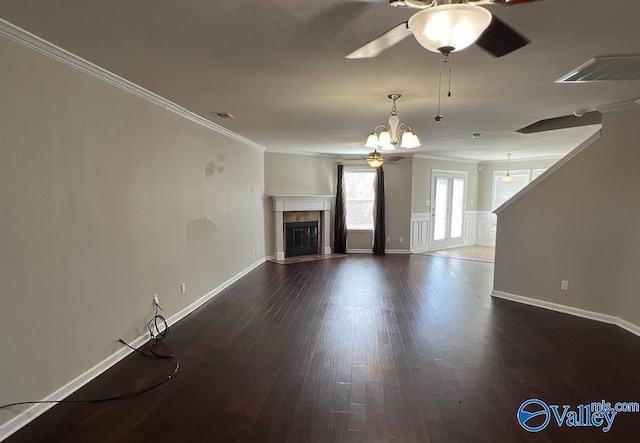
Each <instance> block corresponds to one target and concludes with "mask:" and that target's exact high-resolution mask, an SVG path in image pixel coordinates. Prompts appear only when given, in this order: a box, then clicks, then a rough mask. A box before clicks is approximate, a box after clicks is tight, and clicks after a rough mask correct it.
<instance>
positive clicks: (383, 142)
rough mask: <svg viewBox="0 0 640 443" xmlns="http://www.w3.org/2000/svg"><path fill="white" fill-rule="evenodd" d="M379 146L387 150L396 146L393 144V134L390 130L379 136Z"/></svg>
mask: <svg viewBox="0 0 640 443" xmlns="http://www.w3.org/2000/svg"><path fill="white" fill-rule="evenodd" d="M378 146H379V147H380V149H384V150H385V151H393V150H394V149H395V148H394V147H393V145H392V144H391V134H389V132H388V131H382V132H381V133H380V135H379V136H378Z"/></svg>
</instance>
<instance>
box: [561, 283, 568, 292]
mask: <svg viewBox="0 0 640 443" xmlns="http://www.w3.org/2000/svg"><path fill="white" fill-rule="evenodd" d="M560 289H562V290H563V291H568V290H569V280H562V283H560Z"/></svg>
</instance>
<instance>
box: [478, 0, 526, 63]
mask: <svg viewBox="0 0 640 443" xmlns="http://www.w3.org/2000/svg"><path fill="white" fill-rule="evenodd" d="M529 1H531V0H529ZM476 44H477V45H478V46H480V47H481V48H482V49H484V50H485V51H487V52H488V53H489V54H491V55H493V56H494V57H502V56H503V55H507V54H509V53H511V52H513V51H515V50H516V49H520V48H522V47H523V46H526V45H528V44H529V40H527V39H526V38H525V37H523V36H522V35H521V34H519V33H518V32H517V31H516V30H515V29H513V28H512V27H511V26H509V25H507V24H506V23H505V22H503V21H502V20H500V19H499V18H498V17H496V16H495V15H494V16H493V17H492V18H491V23H490V24H489V27H488V28H487V29H486V30H485V31H484V32H483V33H482V35H481V36H480V38H479V39H478V41H477V42H476Z"/></svg>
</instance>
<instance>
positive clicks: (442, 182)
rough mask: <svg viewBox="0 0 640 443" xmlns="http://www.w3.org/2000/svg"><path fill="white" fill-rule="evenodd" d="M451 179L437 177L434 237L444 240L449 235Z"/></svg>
mask: <svg viewBox="0 0 640 443" xmlns="http://www.w3.org/2000/svg"><path fill="white" fill-rule="evenodd" d="M448 194H449V180H447V179H446V178H443V177H437V178H436V192H435V200H436V201H435V212H434V216H433V239H434V240H444V239H445V238H446V237H447V204H448Z"/></svg>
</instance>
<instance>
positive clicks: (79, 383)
mask: <svg viewBox="0 0 640 443" xmlns="http://www.w3.org/2000/svg"><path fill="white" fill-rule="evenodd" d="M264 262H265V258H262V259H260V260H258V261H257V262H255V263H253V264H252V265H250V266H249V267H247V268H246V269H244V270H242V271H240V272H239V273H238V274H236V275H234V276H233V277H231V278H230V279H229V280H227V281H225V282H224V283H222V284H221V285H220V286H218V287H216V288H215V289H213V290H212V291H210V292H209V293H207V294H206V295H204V296H203V297H201V298H199V299H198V300H197V301H195V302H194V303H192V304H190V305H189V306H187V307H186V308H184V309H182V310H181V311H179V312H177V313H176V314H174V315H172V316H171V317H169V318H168V319H167V323H168V324H169V325H173V324H175V323H177V322H178V321H180V320H181V319H183V318H184V317H186V316H187V315H188V314H190V313H191V312H193V311H195V310H196V309H198V308H199V307H200V306H202V305H203V304H204V303H205V302H207V301H208V300H210V299H212V298H213V297H215V296H216V295H218V294H219V293H220V292H222V291H223V290H225V289H226V288H227V287H229V286H231V285H232V284H233V283H235V282H236V281H238V280H239V279H240V278H242V277H244V276H245V275H246V274H248V273H249V272H251V271H252V270H254V269H255V268H257V267H258V266H260V265H261V264H262V263H264ZM147 341H149V333H148V332H145V333H144V334H143V335H141V336H140V337H138V338H136V339H135V340H133V341H131V342H130V343H129V344H130V345H131V346H133V347H135V348H138V347H140V346H142V345H144V344H145V343H146V342H147ZM132 352H133V350H132V349H129V348H127V347H124V346H123V347H122V348H120V349H118V350H117V351H116V352H114V353H113V354H111V355H110V356H108V357H107V358H105V359H104V360H102V361H101V362H100V363H98V364H97V365H95V366H94V367H92V368H91V369H89V370H88V371H86V372H84V373H83V374H81V375H79V376H78V377H76V378H74V379H73V380H71V381H70V382H69V383H67V384H65V385H64V386H62V387H61V388H59V389H57V390H56V391H55V392H52V393H51V394H49V395H47V396H46V397H45V398H44V399H42V400H41V401H53V400H63V399H64V398H66V397H68V396H69V395H71V394H73V393H74V392H75V391H77V390H78V389H80V388H81V387H83V386H84V385H86V384H87V383H89V382H90V381H91V380H93V379H94V378H96V377H97V376H99V375H100V374H102V373H103V372H105V371H106V370H108V369H109V368H111V367H112V366H113V365H115V364H116V363H118V362H119V361H121V360H122V359H124V358H125V357H126V356H128V355H129V354H131V353H132ZM55 405H56V403H47V404H35V405H33V406H31V407H30V408H29V409H27V410H25V411H24V412H21V413H20V414H18V415H16V416H15V417H13V418H12V419H11V420H9V421H7V422H6V423H4V424H2V425H0V441H2V440H4V439H6V438H8V437H9V436H10V435H11V434H13V433H14V432H16V431H18V430H19V429H20V428H22V427H24V426H26V425H27V424H29V423H30V422H31V421H33V420H34V419H36V418H37V417H38V416H40V415H42V414H44V413H45V412H46V411H48V410H49V409H51V408H52V407H54V406H55Z"/></svg>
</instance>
